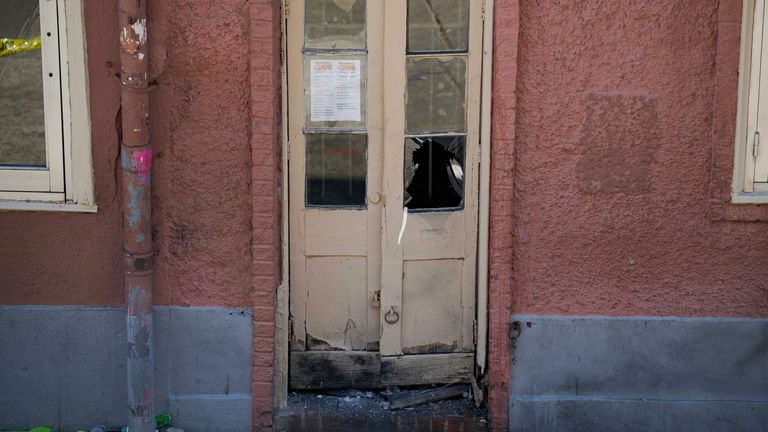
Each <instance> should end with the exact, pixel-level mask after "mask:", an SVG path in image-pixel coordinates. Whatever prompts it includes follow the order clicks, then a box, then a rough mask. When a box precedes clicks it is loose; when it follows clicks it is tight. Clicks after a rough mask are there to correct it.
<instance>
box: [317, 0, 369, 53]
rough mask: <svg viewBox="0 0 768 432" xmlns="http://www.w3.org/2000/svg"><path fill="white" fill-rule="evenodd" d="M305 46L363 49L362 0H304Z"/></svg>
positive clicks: (363, 1) (363, 13)
mask: <svg viewBox="0 0 768 432" xmlns="http://www.w3.org/2000/svg"><path fill="white" fill-rule="evenodd" d="M304 48H324V49H365V0H305V2H304Z"/></svg>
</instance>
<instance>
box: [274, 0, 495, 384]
mask: <svg viewBox="0 0 768 432" xmlns="http://www.w3.org/2000/svg"><path fill="white" fill-rule="evenodd" d="M481 7H482V5H481V3H480V0H369V1H366V0H303V1H302V0H291V1H290V3H289V4H287V6H286V14H287V32H286V35H285V37H286V39H287V40H286V51H287V52H286V60H287V68H286V69H287V73H288V141H289V152H288V153H289V161H288V165H289V197H290V198H289V218H290V226H289V236H290V287H291V288H290V314H291V334H290V345H291V346H290V349H291V352H290V371H289V374H290V384H291V386H292V387H293V388H323V387H326V388H327V387H358V388H360V387H378V386H382V385H410V384H428V383H440V382H456V381H467V380H469V378H470V377H471V375H472V373H473V371H474V368H473V363H474V360H473V359H474V350H475V341H474V336H473V335H474V327H475V326H474V322H475V298H476V296H475V276H476V248H477V195H478V194H477V188H478V186H477V184H478V163H479V148H478V142H479V120H480V119H479V106H480V76H481V71H480V66H481V49H482V47H481V29H480V28H481V26H482V19H481V13H482V11H481Z"/></svg>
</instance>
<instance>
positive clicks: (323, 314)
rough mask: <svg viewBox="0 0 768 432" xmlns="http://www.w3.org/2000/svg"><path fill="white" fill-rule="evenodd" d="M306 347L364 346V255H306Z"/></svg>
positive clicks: (366, 318)
mask: <svg viewBox="0 0 768 432" xmlns="http://www.w3.org/2000/svg"><path fill="white" fill-rule="evenodd" d="M306 273H307V285H308V296H307V318H306V320H307V321H306V332H307V349H309V350H317V351H324V350H337V349H342V350H364V349H365V348H366V344H367V343H368V342H369V341H367V340H366V335H367V333H368V331H367V326H368V324H367V321H368V307H367V297H368V289H367V285H366V259H365V257H348V256H339V257H311V258H307V271H306Z"/></svg>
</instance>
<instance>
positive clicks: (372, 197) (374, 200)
mask: <svg viewBox="0 0 768 432" xmlns="http://www.w3.org/2000/svg"><path fill="white" fill-rule="evenodd" d="M381 198H382V197H381V192H371V193H369V194H368V201H370V202H371V204H378V203H380V202H381Z"/></svg>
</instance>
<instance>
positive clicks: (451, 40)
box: [408, 0, 469, 52]
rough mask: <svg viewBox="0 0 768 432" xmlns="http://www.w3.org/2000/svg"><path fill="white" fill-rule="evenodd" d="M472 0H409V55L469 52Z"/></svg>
mask: <svg viewBox="0 0 768 432" xmlns="http://www.w3.org/2000/svg"><path fill="white" fill-rule="evenodd" d="M468 39H469V0H408V52H425V51H466V50H467V41H468Z"/></svg>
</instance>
